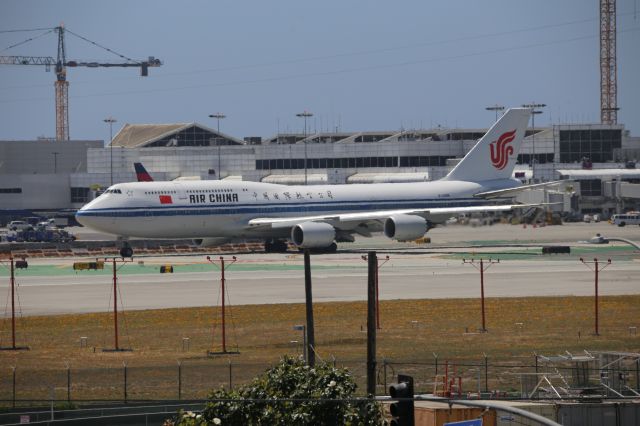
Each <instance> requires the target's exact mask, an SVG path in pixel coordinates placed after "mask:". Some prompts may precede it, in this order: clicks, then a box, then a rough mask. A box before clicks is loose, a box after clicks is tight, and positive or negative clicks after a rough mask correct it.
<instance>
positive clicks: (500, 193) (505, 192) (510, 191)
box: [473, 180, 568, 199]
mask: <svg viewBox="0 0 640 426" xmlns="http://www.w3.org/2000/svg"><path fill="white" fill-rule="evenodd" d="M567 182H568V181H567V180H556V181H553V182H544V183H535V184H533V185H523V186H518V187H516V188H507V189H498V190H495V191H486V192H479V193H477V194H474V195H473V196H474V197H476V198H485V199H491V198H497V197H510V196H515V194H517V193H519V192H522V191H526V190H529V189H535V188H544V187H547V186H556V185H560V184H562V183H567Z"/></svg>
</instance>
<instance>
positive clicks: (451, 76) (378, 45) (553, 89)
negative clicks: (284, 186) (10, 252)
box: [0, 0, 640, 140]
mask: <svg viewBox="0 0 640 426" xmlns="http://www.w3.org/2000/svg"><path fill="white" fill-rule="evenodd" d="M639 3H640V0H618V2H617V11H618V13H617V16H618V18H617V27H618V36H617V55H618V63H617V66H618V106H619V107H620V111H619V113H618V123H622V124H624V125H625V126H626V128H627V129H629V130H630V131H631V134H632V135H634V136H640V10H638V9H639V8H640V5H639ZM61 23H64V27H65V28H66V29H67V30H68V31H67V33H66V56H67V60H76V61H98V62H123V59H122V58H121V57H119V56H116V55H114V54H113V53H110V52H109V51H107V50H104V49H102V48H99V47H97V46H96V45H94V44H91V43H89V42H87V41H85V40H83V39H81V38H79V37H77V36H75V35H74V34H77V35H79V36H82V37H84V38H85V39H88V40H91V41H93V42H95V43H97V44H98V45H101V46H104V47H107V48H109V49H111V50H112V51H114V52H117V53H118V54H120V55H123V56H125V57H127V58H133V59H136V60H141V59H146V58H147V57H148V56H155V57H156V58H159V59H160V60H161V61H162V62H163V65H162V66H161V67H159V68H151V69H150V70H149V76H148V77H141V76H140V75H139V70H138V69H137V68H106V69H101V68H86V67H77V68H70V69H68V73H67V79H68V81H69V127H70V136H71V138H72V139H91V140H95V139H100V140H108V139H109V128H108V124H106V123H104V122H103V120H104V119H105V118H107V117H114V118H115V119H116V120H117V122H116V123H115V124H114V133H115V132H117V130H119V129H120V128H121V126H122V125H124V124H125V123H136V124H142V123H188V122H198V123H200V124H203V125H206V126H209V127H211V128H215V127H216V121H215V120H213V119H211V118H209V117H208V115H209V114H214V113H223V114H225V115H226V118H224V119H223V120H221V121H220V130H221V131H222V132H224V133H228V134H230V135H233V136H236V137H239V138H243V137H246V136H262V137H269V136H272V135H275V134H276V133H278V132H279V131H280V132H302V131H303V121H302V119H301V118H298V117H296V114H297V113H300V112H303V111H309V112H311V113H313V117H312V118H309V119H308V121H307V123H308V128H309V131H335V130H341V131H369V130H394V129H413V128H430V127H436V126H442V127H448V128H454V127H465V128H475V127H477V128H483V127H488V126H490V125H491V123H492V122H493V121H494V119H495V116H494V113H492V112H489V111H486V110H485V107H487V106H490V105H495V104H499V105H504V106H507V107H515V106H520V105H522V104H524V103H532V102H535V103H544V104H546V105H547V106H546V107H545V108H543V111H544V113H543V114H541V115H538V116H536V124H539V125H543V126H546V125H549V124H552V123H553V124H555V123H569V124H570V123H595V122H599V119H600V86H599V84H600V83H599V82H600V67H599V2H598V1H596V0H592V1H585V0H563V1H560V2H559V1H557V0H539V1H530V0H529V1H524V0H484V1H477V0H447V1H438V2H436V1H425V0H406V1H404V0H403V1H398V2H390V1H378V0H348V1H345V0H325V1H322V2H309V1H304V0H296V1H293V0H275V1H264V0H246V1H243V0H185V1H168V0H152V1H147V0H137V1H130V0H110V1H89V0H73V1H72V0H69V1H65V0H59V1H51V0H3V1H2V2H0V56H9V55H16V56H17V55H22V56H52V57H54V58H55V57H56V55H57V36H56V34H55V33H53V32H49V33H47V31H48V30H47V29H48V28H52V27H55V26H58V25H60V24H61ZM30 29H39V30H38V31H29V32H23V31H17V32H16V31H13V30H30ZM70 32H73V34H70ZM30 38H33V40H32V41H29V42H27V43H21V42H23V41H25V40H27V39H30ZM14 45H17V46H15V47H12V46H14ZM54 80H55V73H54V72H53V70H51V71H50V72H46V70H45V67H44V66H14V65H0V140H12V139H19V140H32V139H35V138H38V137H41V136H44V137H53V136H55V101H54V86H53V83H54Z"/></svg>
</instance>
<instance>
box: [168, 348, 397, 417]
mask: <svg viewBox="0 0 640 426" xmlns="http://www.w3.org/2000/svg"><path fill="white" fill-rule="evenodd" d="M356 388H357V385H356V384H355V382H354V380H353V378H352V377H351V375H350V374H349V372H348V371H347V370H346V369H344V368H335V367H333V366H332V365H330V364H327V363H322V364H319V365H316V367H315V368H310V367H309V366H307V365H305V364H304V363H303V361H302V360H299V359H295V358H291V357H285V358H283V359H282V360H281V361H280V363H279V364H277V365H276V366H274V367H273V368H271V369H269V370H267V371H265V372H264V373H263V374H262V375H261V376H259V377H257V378H255V379H254V380H253V382H252V383H251V384H249V385H247V386H243V387H241V388H239V389H237V390H233V391H228V390H225V389H218V390H215V391H213V392H211V394H210V395H209V398H208V399H209V402H208V403H207V405H206V408H205V410H204V412H203V413H202V417H200V418H198V419H196V418H195V417H193V416H182V417H179V420H178V423H177V424H179V425H192V424H193V425H201V424H222V425H353V426H360V425H362V426H365V425H366V426H368V425H383V424H385V421H384V419H383V416H382V409H381V406H380V404H378V403H377V402H375V401H373V400H371V399H355V397H354V392H355V391H356ZM181 418H182V419H184V421H182V420H181ZM196 420H198V421H197V422H196Z"/></svg>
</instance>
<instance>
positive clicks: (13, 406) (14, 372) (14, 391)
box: [11, 366, 16, 408]
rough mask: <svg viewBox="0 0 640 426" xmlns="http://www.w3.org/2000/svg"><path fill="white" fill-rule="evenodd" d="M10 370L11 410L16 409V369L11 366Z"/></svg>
mask: <svg viewBox="0 0 640 426" xmlns="http://www.w3.org/2000/svg"><path fill="white" fill-rule="evenodd" d="M11 369H12V370H13V391H12V395H13V397H12V404H11V406H12V408H16V367H15V366H13V367H11Z"/></svg>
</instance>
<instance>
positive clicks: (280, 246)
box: [273, 240, 288, 253]
mask: <svg viewBox="0 0 640 426" xmlns="http://www.w3.org/2000/svg"><path fill="white" fill-rule="evenodd" d="M287 248H288V247H287V242H286V241H284V240H276V241H274V243H273V251H274V252H276V253H286V252H287Z"/></svg>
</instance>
